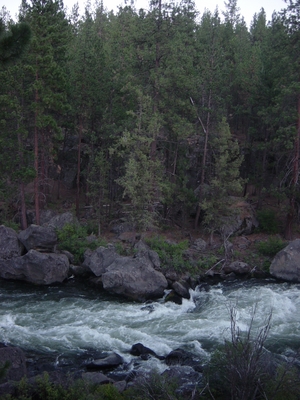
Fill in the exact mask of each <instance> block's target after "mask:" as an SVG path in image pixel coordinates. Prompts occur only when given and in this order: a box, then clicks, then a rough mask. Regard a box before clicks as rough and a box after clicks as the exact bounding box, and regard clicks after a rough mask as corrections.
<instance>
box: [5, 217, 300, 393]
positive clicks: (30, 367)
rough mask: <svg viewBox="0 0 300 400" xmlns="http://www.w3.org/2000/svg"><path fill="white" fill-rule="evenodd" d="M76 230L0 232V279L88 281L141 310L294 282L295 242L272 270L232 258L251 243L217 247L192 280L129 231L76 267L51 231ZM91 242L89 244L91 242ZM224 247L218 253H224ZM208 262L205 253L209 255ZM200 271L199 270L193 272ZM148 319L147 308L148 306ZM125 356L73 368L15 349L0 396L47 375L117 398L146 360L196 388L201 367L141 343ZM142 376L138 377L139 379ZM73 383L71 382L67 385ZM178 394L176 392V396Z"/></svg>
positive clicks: (201, 249)
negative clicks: (110, 389)
mask: <svg viewBox="0 0 300 400" xmlns="http://www.w3.org/2000/svg"><path fill="white" fill-rule="evenodd" d="M66 223H77V222H76V221H75V222H74V220H73V217H72V215H70V214H69V213H67V215H61V216H56V217H55V218H54V219H52V220H50V221H48V222H47V223H45V225H44V226H37V225H31V226H29V228H27V229H26V230H25V231H21V232H20V233H19V234H17V233H16V232H15V231H14V230H12V229H10V228H7V227H5V226H0V254H1V259H0V277H1V278H2V279H5V280H18V281H25V282H29V283H33V284H35V285H51V284H54V283H60V284H64V282H67V281H68V280H69V279H70V278H71V279H74V280H78V281H83V280H84V281H86V282H89V283H90V284H92V285H93V286H96V287H97V288H99V290H101V291H102V290H103V291H106V292H107V293H110V294H114V295H118V296H121V297H124V298H127V299H129V300H133V301H138V302H145V301H151V300H154V299H157V298H161V297H162V296H163V295H164V294H165V292H166V290H167V292H168V295H167V296H166V298H165V300H166V301H174V302H176V303H181V301H182V299H184V298H186V299H188V298H189V297H190V290H191V289H195V287H196V286H197V285H199V284H205V282H207V281H208V282H209V283H213V282H216V281H220V280H230V279H236V278H237V277H238V278H242V279H244V278H249V277H260V278H265V277H269V276H271V275H272V276H274V277H276V278H278V279H284V280H287V281H293V282H299V281H300V268H299V267H298V260H299V254H300V240H298V239H297V240H295V241H293V242H290V243H288V245H287V246H286V247H285V248H284V249H283V250H282V251H280V252H279V253H278V254H277V255H276V256H275V257H274V258H273V259H272V263H271V268H270V270H266V269H262V268H261V267H260V266H258V265H254V264H252V263H248V262H245V261H244V260H243V259H242V257H241V258H240V259H239V258H237V255H235V257H233V253H234V246H237V248H240V249H241V250H244V249H245V248H247V247H250V245H251V240H250V239H249V238H247V237H246V236H243V237H237V238H235V240H234V244H233V243H232V242H229V241H228V242H226V243H223V244H222V243H221V244H220V243H217V244H216V243H215V244H214V245H213V246H215V247H214V250H215V252H214V254H218V255H219V257H218V258H217V259H214V263H213V265H212V266H210V267H209V268H206V269H203V268H201V267H199V268H194V270H193V272H195V271H196V273H191V272H190V271H185V270H178V269H176V268H172V266H170V265H167V266H166V265H162V263H161V260H160V257H159V255H158V253H157V252H156V251H154V250H153V249H151V247H150V246H149V245H148V244H146V242H145V241H144V240H143V239H142V238H141V237H140V236H139V235H136V234H135V233H134V232H131V231H130V229H128V230H127V231H126V230H125V231H124V229H123V228H124V227H123V228H120V227H119V230H120V229H121V232H120V231H119V232H117V234H116V240H114V241H112V243H110V244H108V245H106V246H98V247H97V246H96V248H95V249H94V250H92V249H87V250H86V251H85V253H84V259H83V261H82V262H81V263H80V264H75V263H74V257H73V255H72V254H71V253H69V252H68V251H65V250H64V249H58V238H57V233H56V232H57V228H61V227H63V226H64V225H65V224H66ZM90 240H95V239H94V238H90ZM120 242H122V243H124V242H125V243H126V242H127V243H128V242H129V243H130V248H131V253H132V254H131V255H127V256H124V255H120V254H119V253H118V251H117V249H118V246H117V245H116V244H117V243H120ZM213 246H212V245H211V244H208V243H207V242H206V241H205V240H203V239H202V238H196V239H194V240H190V241H189V246H188V248H187V249H185V250H184V258H185V260H186V261H187V263H189V264H190V265H192V266H194V267H195V266H199V259H203V257H204V258H205V256H206V254H208V253H207V252H208V248H209V247H210V249H209V250H210V251H211V249H212V247H213ZM222 246H223V248H222ZM209 254H211V253H209ZM197 263H198V264H197ZM146 307H149V312H151V304H148V305H146ZM130 354H131V355H133V356H134V357H135V361H132V362H131V363H129V364H128V363H126V362H125V361H124V359H123V358H122V357H121V356H120V355H119V354H116V353H104V354H102V353H100V354H99V353H97V352H94V351H92V352H91V354H86V355H85V358H84V359H83V358H82V357H79V358H78V363H77V364H76V363H75V364H74V362H73V361H72V363H71V365H70V364H69V362H68V360H62V359H60V360H57V359H54V358H53V357H52V358H51V356H47V357H46V358H45V356H44V355H38V354H27V353H24V352H23V350H21V349H19V348H15V347H12V346H4V345H3V346H2V348H1V349H0V358H1V360H2V361H3V362H5V361H6V360H7V361H9V363H10V367H9V369H8V373H7V375H6V381H7V382H6V383H3V384H2V385H1V388H0V391H2V393H11V392H13V391H14V384H12V383H9V382H10V381H12V382H13V381H19V380H20V378H21V377H22V376H27V377H28V378H29V379H33V380H34V379H35V377H36V376H38V375H40V374H41V373H42V372H43V371H47V372H48V373H49V375H50V377H51V379H53V381H54V382H60V381H63V380H64V377H65V376H66V375H67V374H70V373H71V374H72V377H73V378H74V379H77V378H80V379H84V380H88V381H91V382H93V383H99V384H103V383H111V384H113V385H115V386H116V387H117V388H118V390H121V391H122V390H125V388H126V387H128V385H129V386H130V385H132V384H134V382H135V381H136V380H138V375H139V374H138V373H137V369H136V368H135V367H136V365H137V364H139V363H142V362H143V360H145V359H148V358H149V357H154V358H157V359H159V360H160V361H161V363H163V364H164V365H165V366H166V371H165V374H169V375H170V376H172V377H174V378H176V379H177V381H179V388H181V389H182V391H187V392H188V391H190V392H189V393H191V391H192V390H193V388H194V387H195V386H197V385H198V386H199V384H200V383H201V381H202V369H203V364H204V360H199V359H198V358H196V357H195V356H194V355H192V354H190V353H188V352H186V351H184V350H183V349H177V350H174V351H172V352H171V353H170V354H168V355H167V356H161V355H159V354H156V353H155V352H154V351H153V350H152V349H149V348H147V347H145V346H143V345H142V344H140V343H133V346H132V349H131V351H130ZM143 374H144V373H143ZM73 378H72V379H73ZM181 389H180V390H181Z"/></svg>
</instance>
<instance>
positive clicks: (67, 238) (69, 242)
mask: <svg viewBox="0 0 300 400" xmlns="http://www.w3.org/2000/svg"><path fill="white" fill-rule="evenodd" d="M57 237H58V247H59V249H60V250H67V251H69V252H70V253H72V254H73V256H74V262H75V263H80V262H82V261H83V255H84V252H85V250H86V249H91V250H95V249H96V248H97V247H99V246H105V245H106V242H105V241H104V240H101V239H96V240H92V241H90V240H88V239H87V237H88V230H87V228H86V227H85V226H81V225H78V224H66V225H65V226H64V227H63V228H62V229H60V230H58V231H57Z"/></svg>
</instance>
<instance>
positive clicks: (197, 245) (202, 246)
mask: <svg viewBox="0 0 300 400" xmlns="http://www.w3.org/2000/svg"><path fill="white" fill-rule="evenodd" d="M206 248H207V243H206V241H205V240H203V239H201V238H198V239H196V240H195V241H194V243H193V244H192V245H191V249H192V250H195V251H196V252H198V253H202V252H203V251H205V250H206Z"/></svg>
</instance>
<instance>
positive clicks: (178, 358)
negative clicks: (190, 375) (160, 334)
mask: <svg viewBox="0 0 300 400" xmlns="http://www.w3.org/2000/svg"><path fill="white" fill-rule="evenodd" d="M165 363H166V364H167V365H169V366H171V365H187V366H189V367H192V368H194V370H195V371H198V372H202V371H203V365H202V363H201V361H200V360H199V359H198V358H197V357H196V356H195V355H193V354H192V353H190V352H188V351H186V350H183V349H175V350H172V351H171V353H169V354H168V355H167V356H166V358H165Z"/></svg>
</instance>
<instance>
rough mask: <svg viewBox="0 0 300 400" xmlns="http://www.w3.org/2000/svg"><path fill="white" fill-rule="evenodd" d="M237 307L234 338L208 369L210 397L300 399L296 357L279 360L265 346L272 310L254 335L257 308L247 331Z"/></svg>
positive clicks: (232, 327)
mask: <svg viewBox="0 0 300 400" xmlns="http://www.w3.org/2000/svg"><path fill="white" fill-rule="evenodd" d="M236 315H237V313H236V310H235V309H234V308H231V310H230V317H231V328H230V333H231V339H230V340H226V341H225V343H224V345H223V346H221V347H220V348H219V349H218V350H216V351H215V352H214V354H213V355H212V358H211V361H210V363H209V365H208V366H207V368H206V378H207V384H206V387H205V390H203V391H202V392H206V394H207V396H208V397H205V398H209V399H211V398H213V399H215V400H217V399H222V400H227V399H228V400H229V399H230V400H260V399H272V400H298V399H299V398H300V386H299V382H300V379H299V378H300V377H299V370H298V369H297V368H296V367H295V365H296V359H295V360H291V361H290V360H289V361H288V362H286V361H284V360H283V359H282V362H281V363H280V364H278V359H277V360H275V358H273V356H272V355H271V354H270V353H269V352H268V351H267V350H266V349H265V343H266V340H267V337H268V334H269V331H270V328H271V318H272V313H270V314H269V315H268V316H267V317H266V319H265V321H264V323H263V325H262V327H261V328H258V329H257V330H256V333H255V334H254V332H253V331H254V327H253V325H254V317H255V309H254V311H253V314H252V317H251V319H250V324H249V326H248V329H247V330H246V331H244V332H243V331H241V330H240V329H239V327H238V326H237V320H236Z"/></svg>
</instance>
